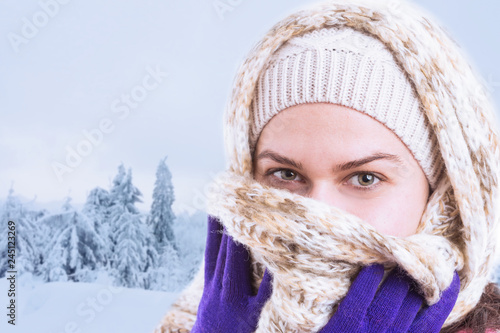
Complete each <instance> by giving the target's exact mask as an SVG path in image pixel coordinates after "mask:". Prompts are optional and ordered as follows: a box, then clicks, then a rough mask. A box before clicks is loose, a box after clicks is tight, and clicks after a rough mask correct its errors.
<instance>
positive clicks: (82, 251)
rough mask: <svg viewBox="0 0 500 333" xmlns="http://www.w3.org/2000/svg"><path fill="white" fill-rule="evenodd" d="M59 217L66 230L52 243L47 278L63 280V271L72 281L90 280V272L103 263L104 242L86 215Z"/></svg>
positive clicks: (45, 264)
mask: <svg viewBox="0 0 500 333" xmlns="http://www.w3.org/2000/svg"><path fill="white" fill-rule="evenodd" d="M59 215H60V216H59V218H60V219H61V220H62V221H64V222H65V223H64V224H65V227H63V228H61V230H60V231H59V233H57V234H56V235H55V238H54V240H53V241H52V242H49V243H48V247H47V249H46V253H47V256H46V258H47V259H46V261H45V263H44V271H45V278H46V280H47V281H54V279H60V278H61V277H62V276H61V272H64V273H65V274H66V276H67V278H68V280H70V281H82V276H86V277H87V278H88V275H87V272H88V271H89V270H95V269H96V267H98V263H99V262H101V261H102V258H103V249H104V248H105V246H104V240H103V239H102V238H101V237H100V236H99V235H98V234H97V233H96V232H95V229H94V227H93V225H92V223H91V222H90V221H88V219H87V218H86V217H85V215H82V214H79V213H77V212H68V213H63V214H59ZM55 273H56V274H55ZM54 274H55V276H54ZM85 282H90V281H88V280H87V281H85Z"/></svg>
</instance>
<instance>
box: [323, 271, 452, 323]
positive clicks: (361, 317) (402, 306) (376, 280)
mask: <svg viewBox="0 0 500 333" xmlns="http://www.w3.org/2000/svg"><path fill="white" fill-rule="evenodd" d="M383 276H384V267H383V266H382V265H378V264H377V265H372V266H367V267H364V268H363V269H362V270H361V271H360V273H359V275H358V276H357V277H356V279H355V280H354V282H353V284H352V286H351V288H349V291H348V292H347V295H346V297H345V298H344V299H343V300H342V302H340V304H339V307H338V310H337V312H336V313H335V314H334V315H333V317H332V318H331V319H330V321H329V322H328V323H327V324H326V326H325V327H323V329H322V330H321V331H320V333H330V332H335V333H341V332H361V333H368V332H377V333H383V332H387V333H395V332H422V333H435V332H436V333H437V332H439V331H440V329H441V327H442V326H443V324H444V322H445V320H446V318H448V315H449V314H450V312H451V310H452V309H453V306H454V305H455V302H456V300H457V297H458V292H459V290H460V279H459V277H458V274H457V272H455V274H454V276H453V281H452V283H451V285H450V287H449V288H448V289H447V290H445V291H444V292H443V294H442V295H441V299H440V300H439V301H438V302H437V303H436V304H434V305H432V306H426V305H424V302H423V301H424V300H423V298H422V296H420V295H419V294H418V293H417V292H416V289H415V288H416V287H415V285H414V282H413V281H412V280H411V278H410V277H409V276H408V275H407V274H406V273H404V272H403V271H401V270H400V269H397V268H396V269H394V270H393V271H392V272H391V273H390V274H389V276H388V277H387V279H386V280H385V281H384V283H383V284H382V285H381V287H380V289H379V290H378V292H377V287H378V285H379V284H380V282H381V281H382V278H383ZM421 306H422V308H421Z"/></svg>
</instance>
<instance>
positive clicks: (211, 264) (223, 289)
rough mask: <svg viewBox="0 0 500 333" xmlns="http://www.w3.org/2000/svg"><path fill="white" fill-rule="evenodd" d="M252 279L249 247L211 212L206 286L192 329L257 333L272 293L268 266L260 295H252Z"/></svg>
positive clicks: (206, 256) (193, 331)
mask: <svg viewBox="0 0 500 333" xmlns="http://www.w3.org/2000/svg"><path fill="white" fill-rule="evenodd" d="M251 280H252V267H251V262H250V255H249V253H248V251H247V249H246V248H245V247H244V246H243V245H242V244H236V243H235V242H234V241H233V239H232V238H231V237H230V236H228V235H227V234H226V233H223V226H222V224H221V223H220V222H219V221H218V220H217V219H216V218H214V217H212V216H210V215H209V217H208V235H207V245H206V249H205V285H204V288H203V296H202V298H201V301H200V304H199V306H198V314H197V317H196V321H195V323H194V327H193V329H192V330H191V332H192V333H199V332H209V333H217V332H221V333H226V332H234V333H247V332H248V333H249V332H254V331H255V330H256V329H257V323H258V319H259V316H260V313H261V311H262V307H263V306H264V304H265V302H266V301H267V299H268V298H269V297H270V295H271V292H272V276H271V274H270V273H269V272H268V271H267V269H266V271H265V272H264V277H263V279H262V283H261V285H260V287H259V290H258V293H257V295H253V290H252V284H251Z"/></svg>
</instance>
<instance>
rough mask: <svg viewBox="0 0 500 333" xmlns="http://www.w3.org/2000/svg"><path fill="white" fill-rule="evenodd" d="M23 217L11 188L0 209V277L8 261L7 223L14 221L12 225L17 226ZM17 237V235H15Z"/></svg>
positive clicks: (21, 207) (5, 269) (18, 202)
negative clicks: (0, 209) (0, 225)
mask: <svg viewBox="0 0 500 333" xmlns="http://www.w3.org/2000/svg"><path fill="white" fill-rule="evenodd" d="M23 217H24V208H23V206H22V204H21V202H20V201H19V199H18V198H17V197H15V196H14V189H13V187H12V186H11V187H10V189H9V194H8V195H7V199H6V200H5V203H4V205H3V207H2V211H1V214H0V218H1V223H2V227H1V229H0V230H2V234H3V235H4V237H1V238H0V277H3V276H4V275H5V272H6V271H7V270H8V269H7V264H8V259H9V257H8V256H7V255H8V253H7V249H8V241H7V232H8V228H7V223H8V221H14V223H16V224H19V221H20V220H21V219H22V218H23ZM16 236H17V235H16ZM16 238H17V237H16ZM16 256H17V245H16Z"/></svg>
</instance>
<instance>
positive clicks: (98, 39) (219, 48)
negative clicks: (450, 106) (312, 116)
mask: <svg viewBox="0 0 500 333" xmlns="http://www.w3.org/2000/svg"><path fill="white" fill-rule="evenodd" d="M312 2H313V1H304V0H302V1H298V0H293V1H292V0H286V1H285V0H280V1H264V0H253V1H249V0H203V1H201V0H188V1H173V0H128V1H118V0H114V1H113V0H110V1H96V0H86V1H75V0H73V1H71V0H40V1H37V0H24V1H19V0H3V1H2V2H0V35H1V36H2V38H1V39H0V60H1V66H0V200H1V199H3V198H5V196H6V195H7V193H8V189H9V187H10V186H11V183H12V182H13V183H14V190H15V193H17V194H20V195H22V196H23V197H25V198H27V199H32V198H34V197H35V196H36V197H37V199H36V201H37V202H38V203H41V204H44V203H45V202H47V203H46V204H47V205H49V202H54V201H57V202H61V201H62V199H63V198H64V197H65V196H66V195H68V193H70V196H71V197H72V198H73V202H75V203H83V202H84V201H85V198H86V195H87V193H88V192H89V191H90V190H91V189H92V188H94V187H96V186H100V187H103V188H108V187H109V184H110V181H111V179H112V178H113V176H114V175H115V173H116V171H117V167H118V165H119V164H120V163H121V162H123V163H124V165H125V166H126V167H127V168H128V167H131V168H132V171H133V180H134V183H135V185H136V186H137V187H138V188H139V189H140V190H141V191H142V193H143V194H144V197H143V199H144V203H143V204H141V205H140V206H139V207H140V208H141V209H143V210H147V209H148V208H149V206H150V204H151V195H152V190H153V186H154V181H155V171H156V167H157V164H158V162H159V160H160V159H161V158H162V157H164V156H168V158H167V164H168V166H169V168H170V170H171V172H172V175H173V182H174V186H175V193H176V197H177V200H176V203H175V206H174V208H176V209H179V208H182V207H184V208H185V207H198V206H199V199H200V198H201V197H202V194H203V192H204V187H205V186H206V184H207V182H209V181H210V179H211V176H212V175H213V174H214V173H216V172H219V171H222V170H223V168H224V165H225V162H224V158H225V157H224V146H223V138H222V114H223V109H224V106H225V103H226V99H227V98H228V97H229V93H230V85H231V82H232V80H233V76H234V75H235V73H236V69H237V67H238V66H239V64H240V62H241V61H242V60H243V59H244V57H245V55H246V54H247V52H248V50H249V49H250V48H251V47H252V46H253V45H254V43H255V42H257V41H258V40H259V39H260V37H261V36H262V35H263V34H264V33H265V32H266V31H267V29H269V28H270V27H271V26H272V25H273V24H274V23H275V22H277V21H278V20H279V19H281V18H283V17H285V16H286V15H287V14H289V13H291V12H293V11H294V10H295V9H298V8H300V7H303V6H306V5H307V4H309V3H312ZM416 2H417V3H419V4H421V5H422V6H423V7H424V8H426V9H427V10H429V11H430V12H431V13H433V14H434V16H436V17H437V18H438V19H439V20H440V21H441V22H442V23H443V25H445V26H446V27H447V28H448V30H449V31H450V32H451V33H452V35H453V36H454V38H455V39H456V40H457V41H458V42H459V43H460V44H461V45H462V46H463V48H464V49H465V50H467V53H468V54H469V56H470V57H471V58H472V59H473V61H474V63H475V64H476V67H477V68H478V69H479V72H480V73H481V74H482V75H483V76H484V78H485V80H486V82H488V86H489V87H490V89H491V91H492V94H493V96H494V98H495V101H496V104H497V105H500V68H499V67H500V66H499V59H500V40H499V39H500V38H499V36H500V33H499V32H500V21H499V20H498V17H497V15H498V13H500V2H499V1H496V0H488V1H486V0H479V1H471V0H416ZM224 6H225V7H224ZM223 7H224V8H226V10H225V11H223V12H221V11H217V9H216V8H223ZM78 149H79V151H80V152H81V153H83V154H84V155H85V156H81V154H80V158H77V157H75V155H74V154H75V153H74V151H77V150H78ZM72 152H73V153H72ZM55 166H57V171H55V169H54V168H55Z"/></svg>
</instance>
